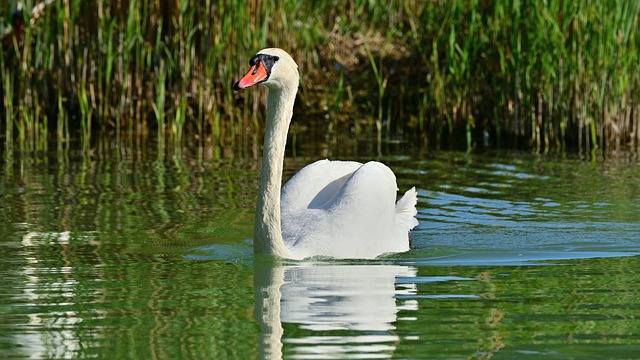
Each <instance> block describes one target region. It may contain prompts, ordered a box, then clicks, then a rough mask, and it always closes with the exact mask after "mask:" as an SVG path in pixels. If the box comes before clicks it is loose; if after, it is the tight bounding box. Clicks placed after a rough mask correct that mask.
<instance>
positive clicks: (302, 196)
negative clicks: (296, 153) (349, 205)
mask: <svg viewBox="0 0 640 360" xmlns="http://www.w3.org/2000/svg"><path fill="white" fill-rule="evenodd" d="M361 166H362V164H361V163H359V162H355V161H329V160H318V161H316V162H314V163H312V164H309V165H307V166H305V167H304V168H302V169H301V170H300V171H299V172H298V173H297V174H295V175H294V176H293V177H292V178H291V179H289V181H287V183H286V184H284V186H283V187H282V191H281V197H280V201H281V205H280V207H281V211H282V212H283V213H285V212H296V211H299V210H302V209H307V208H316V209H318V208H322V205H323V204H325V203H326V202H327V201H328V200H329V199H331V198H332V197H333V196H334V195H335V193H336V192H337V191H338V190H340V188H341V187H342V186H343V185H344V183H345V181H347V179H348V178H349V177H350V176H351V174H353V172H354V171H356V170H357V169H358V168H360V167H361Z"/></svg>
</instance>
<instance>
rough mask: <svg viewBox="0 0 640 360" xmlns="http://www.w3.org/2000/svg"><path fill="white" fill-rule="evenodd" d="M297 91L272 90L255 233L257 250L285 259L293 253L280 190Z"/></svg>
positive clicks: (268, 108) (288, 89)
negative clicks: (286, 233)
mask: <svg viewBox="0 0 640 360" xmlns="http://www.w3.org/2000/svg"><path fill="white" fill-rule="evenodd" d="M297 90H298V89H297V83H296V86H295V87H277V88H275V87H274V88H270V89H269V95H268V96H267V123H266V129H265V137H264V147H263V151H264V154H263V157H262V175H261V177H260V189H259V192H258V207H257V209H256V224H255V233H254V248H255V249H256V250H257V251H260V252H267V253H270V254H273V255H276V256H279V257H283V258H287V257H289V250H288V249H287V247H286V246H285V244H284V240H283V238H282V227H281V222H280V190H281V188H282V167H283V162H284V150H285V146H286V143H287V133H288V131H289V124H290V122H291V117H292V115H293V104H294V102H295V98H296V93H297Z"/></svg>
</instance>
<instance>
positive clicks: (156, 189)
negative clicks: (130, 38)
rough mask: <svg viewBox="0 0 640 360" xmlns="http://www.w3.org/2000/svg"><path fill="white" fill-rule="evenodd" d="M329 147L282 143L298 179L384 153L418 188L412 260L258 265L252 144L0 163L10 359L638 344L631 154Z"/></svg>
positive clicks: (637, 173)
mask: <svg viewBox="0 0 640 360" xmlns="http://www.w3.org/2000/svg"><path fill="white" fill-rule="evenodd" d="M300 143H303V142H300ZM327 148H332V147H326V146H324V147H323V146H316V145H314V146H299V147H298V148H296V149H295V151H293V150H291V149H289V150H288V151H289V152H288V157H287V159H286V163H285V168H286V173H287V175H288V176H290V175H291V174H293V173H294V172H295V171H296V170H298V169H299V168H300V167H302V166H303V165H304V164H306V163H308V162H311V161H313V160H316V159H318V158H324V157H330V158H343V159H354V158H356V159H360V160H362V161H365V160H369V159H379V160H383V161H385V162H386V163H388V164H389V165H390V166H391V167H392V168H393V169H394V171H395V172H396V174H397V176H398V183H399V187H400V189H401V191H404V190H406V189H407V188H408V187H410V186H414V185H415V186H416V187H417V188H418V189H419V204H418V207H419V215H418V217H419V220H420V225H419V226H418V228H417V229H415V231H414V232H413V233H412V235H411V239H412V244H413V247H414V249H413V250H412V251H410V252H408V253H404V254H396V255H392V256H387V257H384V258H381V259H378V260H375V261H320V260H307V261H301V262H290V261H272V260H269V259H260V258H258V259H255V258H254V257H253V254H252V250H251V240H250V239H251V236H252V231H253V226H252V221H253V206H254V202H255V198H256V191H257V190H256V189H257V182H258V171H259V161H257V160H255V158H254V155H255V153H254V154H248V155H246V156H235V157H233V158H231V157H226V158H225V157H224V156H223V157H221V158H220V159H218V160H216V159H207V158H206V156H205V157H204V158H202V157H197V156H193V157H191V156H190V155H189V154H183V155H182V156H181V157H176V158H171V157H167V158H165V157H164V156H157V154H155V153H154V152H150V154H147V155H143V156H140V155H138V156H133V155H127V154H126V153H125V155H123V156H117V157H115V156H114V157H113V158H108V159H105V158H99V157H93V158H87V157H84V156H80V155H78V156H74V155H73V154H72V155H71V156H67V157H63V158H60V157H58V156H56V154H53V155H49V154H47V155H39V156H20V154H16V155H15V156H14V157H12V158H11V159H9V160H10V161H9V160H7V158H6V156H5V163H4V167H3V172H2V174H0V196H1V199H0V200H1V201H0V213H1V215H0V249H1V251H0V354H2V356H3V357H6V358H73V357H98V358H152V357H153V358H198V359H202V358H211V359H213V358H215V359H224V358H229V359H246V358H280V357H284V358H292V359H294V358H305V359H309V358H319V359H326V358H334V359H344V358H421V359H424V358H447V359H450V358H505V359H511V358H532V359H534V358H545V359H549V358H633V357H636V356H637V354H638V353H640V352H639V351H640V293H639V292H640V290H639V289H640V273H639V271H638V269H640V256H638V254H640V235H639V234H640V215H639V214H640V165H639V164H638V163H637V162H636V161H635V160H629V159H622V160H620V159H617V160H616V161H613V160H611V161H600V162H595V163H593V162H588V161H584V160H581V159H579V158H577V157H573V156H564V157H563V156H551V155H550V156H540V155H532V154H528V153H514V152H487V153H478V154H465V153H460V152H438V153H427V152H423V151H420V150H419V149H412V148H409V147H408V146H406V145H403V144H395V145H389V146H387V147H384V148H382V149H377V148H376V147H375V146H372V145H370V144H364V145H362V144H352V143H350V144H347V146H344V148H341V149H339V150H334V151H332V152H329V151H328V150H327ZM378 150H380V153H381V154H383V155H382V156H378V155H377V154H378ZM372 154H373V155H372ZM294 155H295V156H294ZM192 159H196V160H192Z"/></svg>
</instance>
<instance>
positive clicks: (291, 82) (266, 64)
mask: <svg viewBox="0 0 640 360" xmlns="http://www.w3.org/2000/svg"><path fill="white" fill-rule="evenodd" d="M249 65H250V66H251V68H250V69H249V72H247V73H246V74H245V75H244V76H243V77H242V78H241V79H240V80H238V81H236V83H235V84H233V89H234V90H236V91H238V90H243V89H246V88H249V87H251V86H254V85H257V84H264V85H265V86H266V87H268V88H269V89H274V90H284V89H290V90H295V91H297V90H298V84H299V82H300V75H298V65H297V64H296V62H295V61H294V60H293V58H292V57H291V55H289V54H288V53H287V52H286V51H284V50H282V49H278V48H267V49H263V50H260V51H258V53H257V54H256V55H255V56H254V57H252V58H251V60H249Z"/></svg>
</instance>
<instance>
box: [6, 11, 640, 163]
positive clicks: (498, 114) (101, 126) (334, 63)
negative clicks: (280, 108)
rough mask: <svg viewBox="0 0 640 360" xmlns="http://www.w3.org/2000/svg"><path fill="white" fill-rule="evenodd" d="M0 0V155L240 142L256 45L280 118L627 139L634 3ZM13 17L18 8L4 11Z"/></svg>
mask: <svg viewBox="0 0 640 360" xmlns="http://www.w3.org/2000/svg"><path fill="white" fill-rule="evenodd" d="M16 4H17V1H9V2H3V4H2V5H0V7H1V8H2V9H1V11H2V17H3V20H2V24H3V28H2V29H0V30H2V31H1V32H2V34H3V39H2V40H3V43H2V44H3V51H2V52H0V80H1V81H0V86H1V87H2V94H3V101H2V103H1V108H0V115H1V116H0V117H1V118H2V119H3V121H2V126H1V127H0V130H1V131H0V134H2V137H3V139H4V144H5V146H4V148H5V152H6V153H10V152H11V151H13V150H14V148H16V149H19V150H25V151H26V150H39V151H42V150H46V149H47V146H49V145H48V144H49V143H50V142H51V143H55V144H56V146H57V148H58V149H59V150H60V149H64V148H66V147H68V146H69V143H70V142H71V141H74V140H79V144H81V145H80V147H81V148H82V149H83V150H84V151H86V152H90V151H91V150H92V149H94V150H95V148H96V147H98V146H102V145H101V144H102V143H103V141H100V140H99V139H98V138H106V139H108V141H107V143H108V145H106V146H112V147H115V148H118V146H119V144H121V143H122V141H129V142H131V141H135V140H136V139H139V138H141V137H146V136H148V135H149V134H150V133H153V134H155V136H157V139H158V143H159V144H163V146H164V145H167V148H168V149H171V151H172V152H173V153H175V154H178V155H179V154H180V152H181V149H182V148H183V147H184V146H189V147H191V146H193V147H199V148H203V147H205V148H206V147H208V146H211V145H215V146H220V145H224V146H239V147H240V148H247V149H248V148H250V146H248V144H251V143H255V142H256V141H257V139H258V137H259V134H260V133H261V127H262V126H263V121H262V117H263V113H264V112H263V111H262V110H263V109H262V106H263V105H262V104H263V99H262V97H263V96H264V92H242V93H240V94H236V93H233V91H232V89H231V85H232V83H233V81H234V80H236V79H237V78H238V77H239V76H241V75H242V74H243V73H244V71H246V69H247V66H248V60H249V58H250V57H251V56H252V55H253V54H254V53H255V51H256V50H259V49H260V48H263V47H266V46H278V47H282V48H284V49H287V50H289V51H290V52H291V53H292V55H293V56H294V58H295V59H296V60H297V61H298V63H299V66H300V72H301V75H302V85H301V92H300V96H299V102H298V104H297V105H296V114H297V117H296V119H294V125H295V129H294V131H301V130H303V129H305V128H306V129H312V130H314V131H320V132H327V133H329V134H337V135H340V134H341V135H343V136H351V135H356V136H370V137H372V138H375V137H377V138H378V140H379V141H382V139H390V138H392V137H402V138H404V139H409V140H416V141H421V142H423V143H424V144H426V145H427V146H429V147H434V148H438V147H454V146H461V147H467V148H469V149H470V148H472V147H474V146H482V145H491V146H502V147H527V148H532V149H534V150H536V151H549V150H558V151H563V150H566V149H581V150H586V151H593V150H595V149H599V150H603V149H621V148H633V149H637V148H638V147H640V141H639V140H640V107H639V106H640V58H639V56H640V55H639V54H640V37H639V36H638V27H639V14H640V2H637V1H616V2H598V1H596V2H573V1H548V2H541V1H535V0H531V1H526V0H506V1H498V2H494V1H488V0H487V1H478V0H476V1H473V0H470V1H428V2H423V1H399V0H391V1H376V0H356V1H352V2H341V1H324V2H299V1H294V0H280V1H276V2H269V1H259V0H249V1H212V0H204V1H180V0H174V1H150V0H131V1H128V2H123V1H108V0H96V1H91V2H88V1H80V0H56V1H53V0H46V1H35V2H34V1H26V2H25V4H26V5H25V8H24V9H22V12H21V13H20V14H18V13H12V12H13V11H14V10H16ZM16 14H18V15H16Z"/></svg>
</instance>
